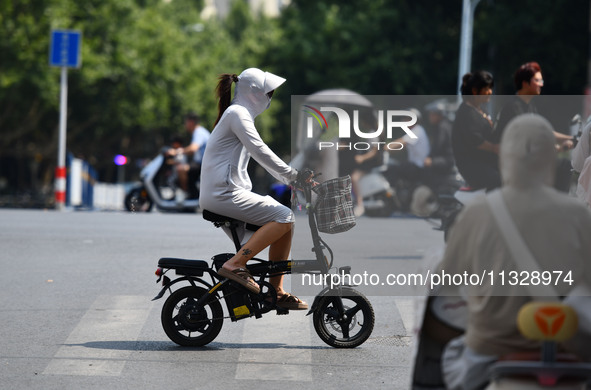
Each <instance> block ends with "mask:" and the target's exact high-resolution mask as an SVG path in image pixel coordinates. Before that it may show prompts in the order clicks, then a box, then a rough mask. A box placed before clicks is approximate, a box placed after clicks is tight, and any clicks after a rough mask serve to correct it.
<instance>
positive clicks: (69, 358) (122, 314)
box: [43, 295, 152, 376]
mask: <svg viewBox="0 0 591 390" xmlns="http://www.w3.org/2000/svg"><path fill="white" fill-rule="evenodd" d="M151 308H152V302H151V301H150V300H149V299H147V298H146V297H145V296H106V295H104V296H99V297H98V298H97V299H96V301H95V302H94V303H93V304H92V306H91V307H90V309H88V311H87V312H86V313H85V314H84V316H83V317H82V319H81V320H80V322H79V323H78V325H77V326H76V328H75V329H74V330H73V331H72V333H70V336H69V337H68V338H67V340H66V341H65V343H64V345H63V346H62V347H60V348H59V350H58V351H57V353H56V354H55V356H54V358H53V359H52V360H51V361H50V362H49V364H48V365H47V367H46V368H45V370H44V371H43V374H46V375H82V376H119V375H120V374H121V372H122V370H123V367H124V366H125V363H126V360H127V359H128V358H129V356H130V354H131V353H132V352H133V351H129V350H124V349H116V346H117V342H118V341H126V342H129V341H135V340H137V338H138V336H139V334H140V331H141V329H142V327H143V325H144V323H145V321H146V319H147V318H148V314H149V312H150V309H151Z"/></svg>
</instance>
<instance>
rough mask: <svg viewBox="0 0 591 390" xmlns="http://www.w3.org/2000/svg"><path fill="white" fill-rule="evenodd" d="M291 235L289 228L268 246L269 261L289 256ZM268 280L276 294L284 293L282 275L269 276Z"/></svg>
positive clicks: (284, 258) (291, 231)
mask: <svg viewBox="0 0 591 390" xmlns="http://www.w3.org/2000/svg"><path fill="white" fill-rule="evenodd" d="M292 236H293V229H290V230H289V231H288V232H287V233H285V234H284V235H283V236H282V237H281V238H279V240H277V241H275V242H274V243H272V244H271V247H270V248H269V260H270V261H284V260H287V259H288V257H289V251H290V250H291V238H292ZM269 282H270V283H271V284H272V285H273V287H275V290H276V291H277V295H283V294H285V290H283V275H276V276H271V277H270V278H269Z"/></svg>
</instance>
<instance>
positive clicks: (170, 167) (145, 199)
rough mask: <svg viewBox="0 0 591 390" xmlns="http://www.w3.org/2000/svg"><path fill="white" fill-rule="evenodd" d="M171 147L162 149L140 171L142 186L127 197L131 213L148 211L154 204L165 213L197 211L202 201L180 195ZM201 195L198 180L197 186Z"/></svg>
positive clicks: (127, 204) (126, 205)
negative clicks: (169, 154) (170, 155)
mask: <svg viewBox="0 0 591 390" xmlns="http://www.w3.org/2000/svg"><path fill="white" fill-rule="evenodd" d="M168 150H169V148H163V149H162V150H161V152H160V154H158V156H156V157H155V158H154V159H153V160H152V161H150V162H149V163H148V165H146V166H145V167H144V168H143V169H142V170H141V172H140V180H141V185H139V186H136V187H133V188H132V189H131V190H130V191H129V192H128V193H127V195H126V196H125V209H126V210H127V211H132V212H137V211H141V212H149V211H151V210H152V207H153V205H154V204H156V207H158V209H159V210H162V211H180V212H195V211H196V210H197V208H198V207H199V199H183V197H181V196H178V195H177V193H178V192H180V188H179V186H178V183H177V175H176V170H175V158H174V157H169V156H167V151H168ZM193 185H195V186H196V187H197V192H199V181H197V182H196V183H194V184H193Z"/></svg>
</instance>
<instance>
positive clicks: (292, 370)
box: [236, 311, 312, 382]
mask: <svg viewBox="0 0 591 390" xmlns="http://www.w3.org/2000/svg"><path fill="white" fill-rule="evenodd" d="M305 313H306V312H296V311H292V312H291V314H289V316H285V317H282V318H281V319H280V321H277V319H278V318H277V317H276V316H275V315H274V314H273V312H271V313H268V314H266V315H265V316H264V317H263V318H260V319H257V320H255V319H248V320H246V323H245V324H244V334H243V337H242V343H243V345H244V346H245V348H242V349H241V350H240V356H239V362H238V366H237V368H236V379H239V380H245V379H256V380H275V381H303V382H310V381H312V366H311V363H312V351H311V349H310V348H309V346H310V345H311V341H310V338H311V337H310V323H311V322H312V318H311V317H310V316H306V315H305Z"/></svg>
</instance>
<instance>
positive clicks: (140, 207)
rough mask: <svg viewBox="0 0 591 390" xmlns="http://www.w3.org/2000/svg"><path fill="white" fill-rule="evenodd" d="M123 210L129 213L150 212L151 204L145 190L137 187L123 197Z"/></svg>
mask: <svg viewBox="0 0 591 390" xmlns="http://www.w3.org/2000/svg"><path fill="white" fill-rule="evenodd" d="M124 202H125V209H126V210H127V211H131V212H137V211H145V212H148V211H150V210H152V206H153V202H152V200H151V199H150V197H149V196H148V193H147V192H146V190H145V188H143V187H137V188H133V189H132V190H131V191H129V193H128V194H127V195H126V196H125V201H124Z"/></svg>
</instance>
